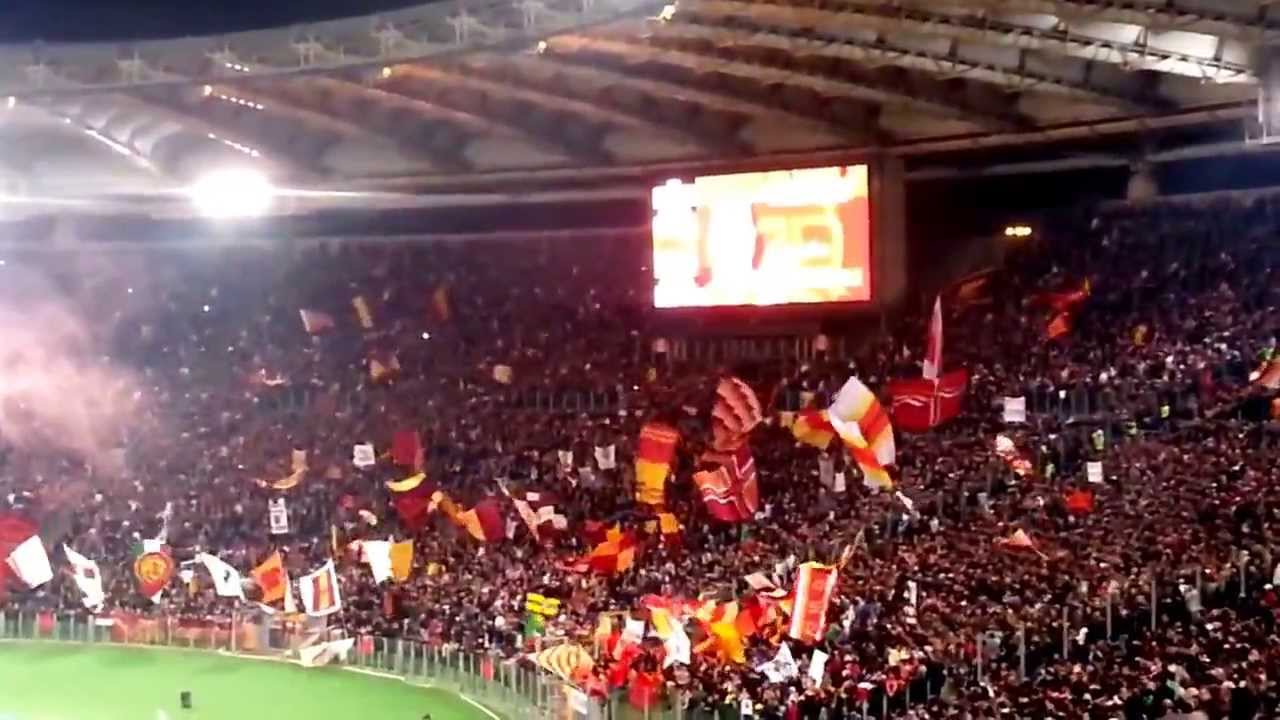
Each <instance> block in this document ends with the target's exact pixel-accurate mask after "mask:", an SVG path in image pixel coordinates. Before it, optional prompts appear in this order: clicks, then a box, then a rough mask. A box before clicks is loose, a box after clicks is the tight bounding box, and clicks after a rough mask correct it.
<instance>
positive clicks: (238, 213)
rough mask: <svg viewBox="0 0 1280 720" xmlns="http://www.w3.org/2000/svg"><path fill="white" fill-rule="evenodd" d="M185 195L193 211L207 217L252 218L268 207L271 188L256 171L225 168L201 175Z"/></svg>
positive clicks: (265, 178) (261, 213)
mask: <svg viewBox="0 0 1280 720" xmlns="http://www.w3.org/2000/svg"><path fill="white" fill-rule="evenodd" d="M187 195H188V196H189V197H190V198H191V203H192V204H193V205H194V206H195V208H196V210H197V211H198V212H199V213H200V214H201V215H203V216H205V217H208V218H214V219H225V218H242V217H255V216H258V215H263V214H265V213H266V212H267V211H268V210H269V209H271V203H272V201H273V200H274V199H275V188H274V187H273V186H272V185H271V181H270V180H268V179H267V176H266V175H263V174H262V173H261V172H259V171H257V170H252V169H248V168H228V169H225V170H214V171H212V172H209V173H206V174H204V175H201V176H200V177H199V178H197V179H196V182H195V184H193V185H192V186H191V187H190V188H189V189H188V190H187Z"/></svg>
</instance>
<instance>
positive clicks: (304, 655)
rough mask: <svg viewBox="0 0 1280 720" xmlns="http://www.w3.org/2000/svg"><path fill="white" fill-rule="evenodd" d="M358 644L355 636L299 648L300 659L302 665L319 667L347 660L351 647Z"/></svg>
mask: <svg viewBox="0 0 1280 720" xmlns="http://www.w3.org/2000/svg"><path fill="white" fill-rule="evenodd" d="M355 644H356V639H355V638H346V639H345V640H333V641H331V642H323V643H317V644H315V645H310V646H308V647H304V648H298V661H299V662H300V663H301V664H302V667H319V666H321V665H328V664H329V663H331V662H333V661H334V660H335V659H337V660H345V659H346V657H347V654H348V653H350V652H351V648H352V647H354V646H355Z"/></svg>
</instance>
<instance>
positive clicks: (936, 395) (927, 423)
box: [889, 370, 969, 432]
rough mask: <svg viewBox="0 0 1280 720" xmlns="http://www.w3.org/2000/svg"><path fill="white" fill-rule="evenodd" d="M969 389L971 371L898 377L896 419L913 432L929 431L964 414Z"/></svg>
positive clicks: (891, 391)
mask: <svg viewBox="0 0 1280 720" xmlns="http://www.w3.org/2000/svg"><path fill="white" fill-rule="evenodd" d="M968 389H969V371H967V370H952V371H951V372H949V373H946V374H944V375H943V376H942V377H940V378H938V379H937V380H929V379H925V378H921V379H920V380H894V381H892V382H891V383H889V394H890V395H892V396H893V422H894V424H895V425H897V426H898V427H900V428H902V429H903V430H907V431H909V432H925V431H927V430H930V429H932V428H935V427H937V426H939V425H941V424H942V423H944V422H947V421H948V420H950V419H952V418H954V417H955V416H956V415H959V414H960V409H961V407H962V406H963V405H964V397H965V394H966V393H967V391H968Z"/></svg>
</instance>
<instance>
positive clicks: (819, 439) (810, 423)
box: [791, 410, 836, 450]
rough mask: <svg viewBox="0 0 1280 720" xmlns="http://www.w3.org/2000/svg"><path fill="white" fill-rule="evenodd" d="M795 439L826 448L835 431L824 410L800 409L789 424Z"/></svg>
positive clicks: (834, 435) (819, 447)
mask: <svg viewBox="0 0 1280 720" xmlns="http://www.w3.org/2000/svg"><path fill="white" fill-rule="evenodd" d="M791 434H792V435H794V436H795V438H796V440H797V441H799V442H802V443H804V444H806V445H812V446H814V447H816V448H818V449H819V450H826V449H827V447H828V446H830V445H831V441H832V440H834V439H835V437H836V431H835V429H834V428H832V427H831V423H830V421H828V420H827V411H826V410H802V411H800V414H799V415H797V416H796V421H795V422H794V423H792V425H791Z"/></svg>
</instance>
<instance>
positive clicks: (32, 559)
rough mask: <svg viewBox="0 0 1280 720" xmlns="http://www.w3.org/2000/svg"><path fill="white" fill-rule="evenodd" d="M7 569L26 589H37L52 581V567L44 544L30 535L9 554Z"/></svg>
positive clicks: (37, 537)
mask: <svg viewBox="0 0 1280 720" xmlns="http://www.w3.org/2000/svg"><path fill="white" fill-rule="evenodd" d="M8 563H9V567H11V568H13V572H14V574H15V575H17V576H18V578H19V579H21V580H22V582H24V583H26V584H27V587H30V588H38V587H40V586H41V585H43V584H45V583H47V582H49V581H50V580H52V579H53V566H52V565H50V564H49V553H47V552H45V550H44V543H43V542H41V541H40V536H39V535H32V536H31V537H29V538H27V539H26V540H24V541H23V542H22V543H21V544H20V545H18V547H16V548H14V549H13V552H11V553H9V557H8Z"/></svg>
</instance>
